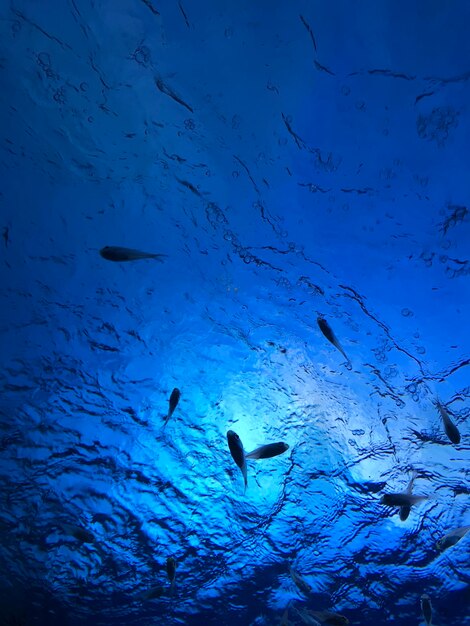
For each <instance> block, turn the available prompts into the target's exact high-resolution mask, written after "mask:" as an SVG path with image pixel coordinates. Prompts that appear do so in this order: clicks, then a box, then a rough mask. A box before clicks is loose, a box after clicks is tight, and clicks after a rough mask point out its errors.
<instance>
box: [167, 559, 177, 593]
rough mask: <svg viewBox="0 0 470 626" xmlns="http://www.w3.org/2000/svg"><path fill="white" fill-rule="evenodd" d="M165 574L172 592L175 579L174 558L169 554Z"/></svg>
mask: <svg viewBox="0 0 470 626" xmlns="http://www.w3.org/2000/svg"><path fill="white" fill-rule="evenodd" d="M166 574H167V576H168V580H169V581H170V593H172V592H173V589H174V587H175V579H176V560H175V559H174V558H173V557H172V556H169V557H168V558H167V560H166Z"/></svg>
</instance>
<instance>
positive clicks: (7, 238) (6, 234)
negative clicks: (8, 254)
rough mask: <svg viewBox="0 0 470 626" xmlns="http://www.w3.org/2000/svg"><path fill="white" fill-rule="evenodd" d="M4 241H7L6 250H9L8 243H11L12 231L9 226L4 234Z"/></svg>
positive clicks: (4, 230)
mask: <svg viewBox="0 0 470 626" xmlns="http://www.w3.org/2000/svg"><path fill="white" fill-rule="evenodd" d="M2 237H3V240H4V241H5V248H8V243H9V241H10V229H9V228H8V226H5V228H4V229H3V233H2Z"/></svg>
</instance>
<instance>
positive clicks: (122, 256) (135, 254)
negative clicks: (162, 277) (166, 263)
mask: <svg viewBox="0 0 470 626" xmlns="http://www.w3.org/2000/svg"><path fill="white" fill-rule="evenodd" d="M100 254H101V256H102V257H103V259H106V260H107V261H139V260H140V259H156V260H157V261H160V262H161V263H163V259H164V258H166V256H167V255H166V254H153V253H152V252H142V251H141V250H133V249H132V248H120V247H119V246H105V247H104V248H101V250H100Z"/></svg>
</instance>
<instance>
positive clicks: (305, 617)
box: [295, 608, 321, 626]
mask: <svg viewBox="0 0 470 626" xmlns="http://www.w3.org/2000/svg"><path fill="white" fill-rule="evenodd" d="M295 611H296V613H297V615H298V616H299V617H300V619H301V620H302V622H303V623H304V624H307V626H321V625H320V622H318V621H317V620H316V619H315V618H314V617H313V616H312V615H310V611H307V610H306V609H297V608H296V609H295Z"/></svg>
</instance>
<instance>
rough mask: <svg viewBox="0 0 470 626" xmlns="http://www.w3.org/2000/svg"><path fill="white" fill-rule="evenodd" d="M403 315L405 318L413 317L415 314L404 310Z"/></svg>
mask: <svg viewBox="0 0 470 626" xmlns="http://www.w3.org/2000/svg"><path fill="white" fill-rule="evenodd" d="M401 314H402V315H403V317H413V315H414V313H413V311H411V310H410V309H402V310H401Z"/></svg>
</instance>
